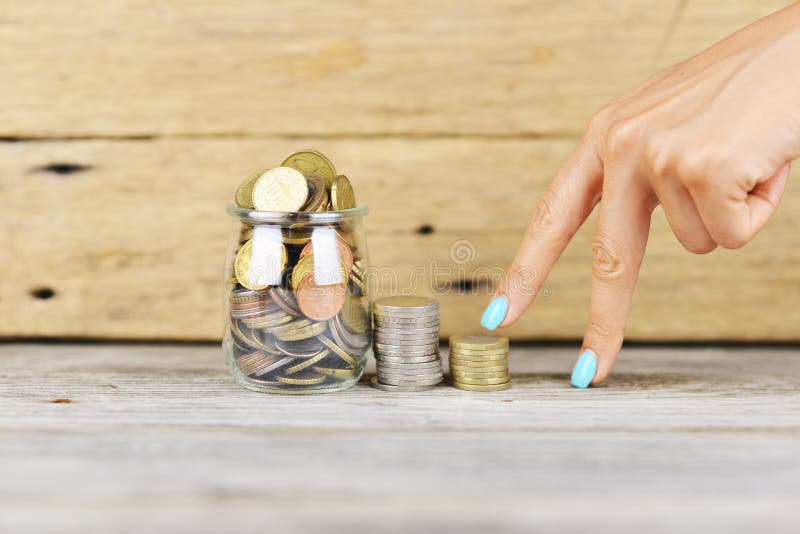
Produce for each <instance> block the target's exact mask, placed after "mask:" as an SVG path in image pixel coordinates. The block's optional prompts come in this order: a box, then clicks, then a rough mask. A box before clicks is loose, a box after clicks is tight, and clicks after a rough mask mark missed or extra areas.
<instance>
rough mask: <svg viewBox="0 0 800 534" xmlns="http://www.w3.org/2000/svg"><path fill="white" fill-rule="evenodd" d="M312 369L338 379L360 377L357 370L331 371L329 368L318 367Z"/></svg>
mask: <svg viewBox="0 0 800 534" xmlns="http://www.w3.org/2000/svg"><path fill="white" fill-rule="evenodd" d="M311 369H312V370H314V371H316V372H318V373H322V374H323V375H328V376H335V377H336V378H353V377H354V376H358V370H357V369H329V368H327V367H318V366H314V367H312V368H311Z"/></svg>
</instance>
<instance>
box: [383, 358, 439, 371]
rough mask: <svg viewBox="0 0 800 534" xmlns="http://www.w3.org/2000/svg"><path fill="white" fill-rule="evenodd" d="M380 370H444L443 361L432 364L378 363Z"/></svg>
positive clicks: (434, 361)
mask: <svg viewBox="0 0 800 534" xmlns="http://www.w3.org/2000/svg"><path fill="white" fill-rule="evenodd" d="M377 365H378V368H379V369H388V370H391V369H398V370H402V369H416V370H425V369H441V368H442V361H441V360H433V361H430V362H422V363H387V362H378V364H377Z"/></svg>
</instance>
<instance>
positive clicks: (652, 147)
mask: <svg viewBox="0 0 800 534" xmlns="http://www.w3.org/2000/svg"><path fill="white" fill-rule="evenodd" d="M673 146H674V145H673V143H671V142H670V141H668V140H667V139H666V136H665V135H663V134H656V135H650V136H648V138H647V141H646V142H645V146H644V156H645V158H646V159H647V161H648V162H649V163H650V168H651V169H652V171H653V175H654V176H656V177H657V178H663V177H665V176H668V175H670V174H671V173H672V170H673V167H674V161H675V158H674V150H673V149H672V147H673Z"/></svg>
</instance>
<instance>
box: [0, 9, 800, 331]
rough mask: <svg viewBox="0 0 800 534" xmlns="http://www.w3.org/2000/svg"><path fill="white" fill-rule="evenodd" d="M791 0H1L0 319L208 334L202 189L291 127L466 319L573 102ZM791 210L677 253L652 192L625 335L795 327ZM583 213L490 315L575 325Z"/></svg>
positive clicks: (397, 254)
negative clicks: (715, 247) (541, 270)
mask: <svg viewBox="0 0 800 534" xmlns="http://www.w3.org/2000/svg"><path fill="white" fill-rule="evenodd" d="M788 3H789V2H786V1H773V0H769V1H765V0H747V1H742V0H736V1H734V0H675V1H670V2H660V1H655V0H645V1H638V0H637V1H634V0H630V1H624V2H619V1H611V0H605V1H599V2H590V1H585V0H584V1H578V0H573V1H565V2H558V3H553V2H546V1H544V0H539V1H533V2H530V1H516V0H504V1H502V2H492V3H485V2H484V3H481V2H466V3H465V2H455V1H446V2H434V3H430V2H423V1H416V0H415V1H412V2H404V3H402V4H397V3H392V2H384V1H380V2H369V3H364V2H360V1H357V0H337V1H335V2H325V3H319V2H308V1H295V2H285V1H279V2H271V3H264V2H258V1H256V0H247V1H243V2H235V3H223V2H215V3H214V2H212V3H197V2H189V1H186V0H183V1H178V2H169V3H166V4H165V3H157V2H150V1H146V0H125V1H120V2H114V3H111V4H100V3H98V2H93V1H88V0H85V1H77V2H69V3H53V2H10V1H8V0H0V65H2V66H3V73H4V78H3V79H4V83H2V84H0V205H2V206H3V217H0V250H2V251H3V261H2V262H1V263H0V266H1V267H0V269H2V270H1V271H0V311H2V314H3V317H4V321H3V322H2V324H0V337H5V338H15V337H24V338H36V337H68V338H69V337H72V338H108V339H163V340H170V339H179V340H211V339H216V338H218V337H219V335H220V332H221V314H220V308H221V299H220V290H219V279H220V272H221V269H222V263H223V257H224V254H225V241H226V233H227V232H228V230H229V228H230V225H229V221H228V217H227V216H226V215H225V214H224V207H225V204H227V203H228V202H229V200H230V198H231V196H232V192H233V189H234V187H235V185H236V183H237V182H238V181H239V180H240V179H241V178H242V177H243V176H246V175H248V174H249V173H251V172H252V170H253V169H255V168H259V167H269V166H273V165H275V164H277V163H278V162H279V161H281V160H282V158H283V156H285V155H286V154H287V153H288V152H290V151H292V150H293V149H297V148H301V147H305V146H313V147H317V148H319V149H321V150H323V151H325V152H327V153H329V154H330V156H331V157H332V158H333V159H334V161H335V162H336V164H337V166H338V167H339V168H340V169H341V170H342V171H344V172H346V173H347V174H348V175H349V176H350V177H351V178H352V180H353V182H354V183H355V185H356V188H357V193H358V195H359V197H360V199H361V200H362V201H363V202H365V203H367V204H369V206H370V208H371V214H370V215H369V216H368V218H367V220H366V224H367V229H368V234H369V239H370V249H371V252H372V259H373V263H374V264H375V265H377V266H380V267H386V268H390V269H392V270H395V271H396V272H397V276H398V284H399V285H400V286H401V287H402V286H404V285H407V282H408V279H409V277H410V275H411V272H412V271H413V270H414V269H415V268H418V267H423V268H428V267H430V265H431V262H436V265H437V266H440V267H443V268H445V269H449V271H444V273H443V274H441V275H440V276H439V277H438V279H437V280H436V281H437V282H439V283H445V286H447V284H448V283H449V284H450V285H451V286H455V287H462V288H463V287H466V290H465V292H466V294H459V292H458V291H451V292H449V293H447V294H444V295H441V296H440V298H441V300H442V305H443V318H442V327H443V328H442V333H443V335H448V334H450V333H452V332H456V331H458V332H464V331H474V330H476V329H477V328H478V317H479V316H480V312H481V310H482V308H483V306H484V305H485V303H486V300H487V295H486V293H487V288H486V287H485V286H482V285H481V284H477V285H474V286H470V284H472V282H473V280H472V278H474V275H475V273H476V270H478V271H479V270H481V269H483V270H484V272H485V270H486V269H496V268H500V267H502V266H505V265H506V264H507V262H508V261H509V260H510V258H511V257H512V256H513V253H514V250H515V249H516V246H517V243H518V241H519V238H520V237H521V235H522V232H523V228H524V226H525V224H526V222H527V219H528V217H529V214H530V211H531V210H532V207H533V204H534V202H535V199H536V198H537V197H538V195H539V194H540V193H541V191H542V190H543V188H544V186H545V185H546V184H547V182H548V181H549V179H550V178H551V177H552V175H553V173H554V172H555V170H556V169H557V168H558V166H559V164H560V163H561V162H562V161H563V159H564V158H565V157H566V155H567V154H568V153H569V151H570V150H571V149H572V147H573V146H574V144H575V142H576V138H577V136H578V135H579V134H580V133H581V131H582V129H583V126H584V125H585V124H586V122H587V120H588V118H589V116H590V114H591V112H592V111H593V110H594V109H595V108H596V107H597V106H599V105H600V104H602V103H603V102H605V101H607V100H608V99H610V98H612V97H613V96H615V95H617V94H618V93H619V92H620V91H622V90H624V89H625V88H627V87H629V86H631V85H632V84H634V83H636V82H637V81H638V80H639V79H641V78H642V77H644V76H646V75H648V74H649V73H651V72H653V71H654V70H657V69H659V68H661V67H663V66H665V65H668V64H670V63H672V62H674V61H676V60H678V59H681V58H683V57H685V56H687V55H690V54H692V53H695V52H697V51H699V50H701V49H703V48H704V47H706V46H708V45H710V44H712V43H713V42H714V41H716V40H717V39H719V38H721V37H723V36H724V35H726V34H728V33H729V32H731V31H733V30H735V29H736V28H738V27H740V26H742V25H744V24H746V23H748V22H750V21H752V20H755V19H757V18H759V17H761V16H763V15H765V14H767V13H769V12H771V11H774V10H776V9H778V8H780V7H782V6H784V5H787V4H788ZM797 174H798V173H797V172H795V173H794V176H795V177H796V176H797ZM791 182H796V178H793V180H792V181H791ZM798 214H800V196H798V193H797V188H796V187H795V186H794V185H793V183H790V189H789V191H788V193H787V197H786V200H785V202H784V206H783V207H782V210H781V211H780V213H779V215H778V216H777V217H776V219H775V220H774V221H773V222H772V223H771V224H770V226H769V227H768V228H767V229H766V230H765V232H764V233H763V234H762V235H761V236H760V237H759V238H758V239H757V240H756V241H755V242H754V243H753V244H752V245H751V246H749V247H748V248H747V249H745V250H744V251H736V252H728V251H719V252H715V253H714V254H712V255H710V256H707V257H693V256H691V255H690V254H688V253H686V252H685V251H683V250H682V249H681V247H680V246H679V245H678V244H677V243H676V241H675V239H674V238H673V237H672V236H671V235H670V233H669V231H668V229H667V226H666V224H665V222H664V220H663V216H662V215H661V214H660V213H658V214H657V215H656V223H655V226H654V235H653V238H652V240H651V245H650V251H649V254H648V256H647V259H646V262H645V266H644V272H643V275H642V281H641V286H640V289H639V291H638V294H637V297H636V302H635V304H634V308H633V313H632V319H631V323H630V327H629V337H630V338H631V339H640V340H654V339H655V340H680V339H697V340H707V339H769V340H797V339H799V338H800V337H799V336H798V332H800V329H798V324H800V309H798V307H797V306H796V305H795V303H794V299H793V297H794V295H796V294H797V292H798V289H800V277H798V276H797V274H796V268H795V266H796V265H797V263H798V260H799V259H800V258H798V257H797V256H798V254H800V253H799V252H797V251H798V250H800V248H798V246H797V245H798V243H797V236H798V235H800V232H798V230H800V218H798ZM591 226H592V222H590V223H589V225H588V228H587V230H586V231H584V232H582V233H580V234H579V235H578V236H577V238H576V243H575V244H574V246H572V247H571V248H570V249H569V250H568V251H567V253H566V254H565V256H564V258H563V259H562V262H561V264H560V265H559V266H558V267H557V269H556V271H555V273H554V275H553V277H552V279H551V281H550V283H549V284H548V286H547V289H546V294H545V296H544V297H543V298H540V300H539V303H538V304H537V306H536V308H535V309H534V310H532V312H531V313H529V314H528V315H526V316H525V318H524V319H523V320H522V321H521V322H520V323H519V324H518V325H517V326H516V327H514V328H513V329H511V330H510V331H509V333H510V335H512V336H514V337H515V338H519V339H522V338H535V339H556V338H557V339H566V338H576V337H580V336H581V334H582V332H583V328H584V323H585V319H586V310H587V304H588V294H589V283H590V276H589V240H590V236H591ZM462 240H467V241H469V242H470V243H471V246H473V247H474V251H475V259H474V261H471V262H468V263H466V264H458V263H455V262H453V261H452V258H451V254H450V251H451V248H452V247H453V246H454V244H456V243H459V242H461V241H462ZM430 281H431V280H430V277H423V278H422V279H421V280H420V282H421V285H422V286H423V287H422V288H421V292H422V293H425V292H430V287H429V286H430ZM382 291H383V292H388V291H389V286H388V284H384V285H383V286H382Z"/></svg>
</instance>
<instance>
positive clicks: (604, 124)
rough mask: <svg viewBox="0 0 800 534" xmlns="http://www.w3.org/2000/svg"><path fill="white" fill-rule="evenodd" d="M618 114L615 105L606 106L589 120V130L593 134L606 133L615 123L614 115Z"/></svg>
mask: <svg viewBox="0 0 800 534" xmlns="http://www.w3.org/2000/svg"><path fill="white" fill-rule="evenodd" d="M615 113H616V111H615V107H614V105H613V104H606V105H604V106H602V107H601V108H600V109H598V110H597V111H595V112H594V115H592V118H591V119H590V120H589V128H588V129H589V130H590V131H593V132H604V131H606V130H607V129H608V127H609V125H610V124H611V123H612V122H613V120H614V119H613V117H614V114H615Z"/></svg>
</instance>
